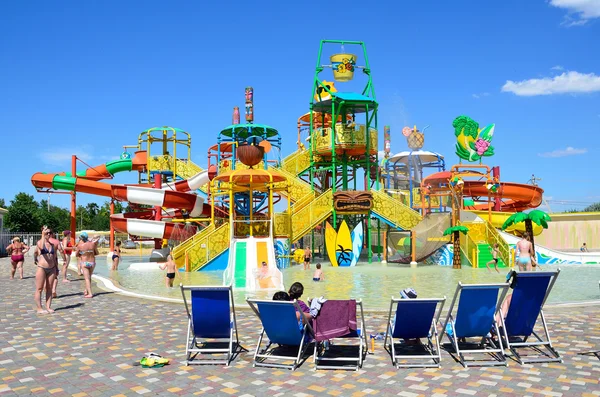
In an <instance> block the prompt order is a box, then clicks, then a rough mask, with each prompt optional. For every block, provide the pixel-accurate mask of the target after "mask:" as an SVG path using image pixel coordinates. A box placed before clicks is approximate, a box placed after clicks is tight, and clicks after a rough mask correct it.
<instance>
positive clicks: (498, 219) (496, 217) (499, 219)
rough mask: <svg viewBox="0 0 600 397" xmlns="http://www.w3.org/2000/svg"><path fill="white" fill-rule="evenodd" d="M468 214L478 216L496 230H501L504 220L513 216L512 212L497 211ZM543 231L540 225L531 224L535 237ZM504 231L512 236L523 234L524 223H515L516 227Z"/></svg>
mask: <svg viewBox="0 0 600 397" xmlns="http://www.w3.org/2000/svg"><path fill="white" fill-rule="evenodd" d="M469 212H471V213H473V214H475V215H477V216H479V217H480V218H481V219H483V220H485V221H487V222H489V223H490V224H491V225H492V226H493V227H495V228H496V229H501V228H502V225H503V224H504V222H506V220H507V219H508V218H509V217H510V216H511V215H513V214H514V213H513V212H498V211H491V213H488V211H471V210H469ZM490 214H491V216H490ZM543 230H544V228H543V227H541V226H540V225H536V224H535V223H534V224H533V234H534V235H535V236H538V235H540V234H542V231H543ZM505 231H506V232H507V233H512V234H514V232H515V231H516V232H520V233H524V232H525V223H524V222H520V223H517V224H516V225H514V226H511V227H509V228H507V229H506V230H505Z"/></svg>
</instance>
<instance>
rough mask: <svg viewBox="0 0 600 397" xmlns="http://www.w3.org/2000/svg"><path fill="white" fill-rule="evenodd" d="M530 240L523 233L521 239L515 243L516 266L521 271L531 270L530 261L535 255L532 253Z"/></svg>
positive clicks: (527, 234) (527, 235) (526, 234)
mask: <svg viewBox="0 0 600 397" xmlns="http://www.w3.org/2000/svg"><path fill="white" fill-rule="evenodd" d="M530 239H531V237H529V233H527V232H525V233H524V234H523V239H522V240H521V241H519V242H518V243H517V256H518V258H517V265H518V266H519V270H521V271H523V270H527V271H531V270H533V268H532V267H531V260H532V257H533V256H534V255H535V253H534V252H533V245H532V244H531V240H530Z"/></svg>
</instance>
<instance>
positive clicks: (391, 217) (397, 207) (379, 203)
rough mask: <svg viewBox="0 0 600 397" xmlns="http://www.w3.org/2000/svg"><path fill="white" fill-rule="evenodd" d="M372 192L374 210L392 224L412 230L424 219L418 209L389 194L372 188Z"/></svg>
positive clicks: (380, 217)
mask: <svg viewBox="0 0 600 397" xmlns="http://www.w3.org/2000/svg"><path fill="white" fill-rule="evenodd" d="M371 193H372V194H373V210H372V212H373V213H374V215H375V216H376V217H378V218H379V219H381V220H382V221H384V222H385V223H387V224H389V225H390V226H392V227H395V228H397V229H402V230H410V229H412V228H414V227H415V226H417V224H418V223H419V222H421V220H422V219H423V218H422V217H421V215H420V214H419V213H418V212H417V211H415V210H413V209H411V208H410V207H408V206H407V205H404V204H402V203H401V202H400V201H398V200H395V199H393V198H392V197H390V196H388V195H387V194H385V193H383V192H380V191H377V190H371Z"/></svg>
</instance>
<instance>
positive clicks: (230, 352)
mask: <svg viewBox="0 0 600 397" xmlns="http://www.w3.org/2000/svg"><path fill="white" fill-rule="evenodd" d="M179 287H180V289H181V295H182V296H183V303H184V305H185V310H186V312H187V316H188V329H187V338H186V344H185V364H186V365H202V364H225V366H229V364H230V363H231V359H232V358H233V356H234V354H235V353H236V352H237V351H238V349H239V350H241V351H247V350H246V349H245V348H243V347H242V346H241V345H240V339H239V335H238V330H237V319H236V315H235V305H234V300H233V288H232V286H231V285H230V286H228V287H223V286H184V285H183V284H179ZM223 290H228V291H229V313H230V326H229V345H228V347H227V348H222V349H217V348H203V347H202V345H203V344H205V343H206V342H202V341H201V340H200V338H201V337H200V336H198V335H196V333H195V332H194V325H193V321H192V312H191V311H190V307H189V305H188V300H187V297H186V296H185V291H190V294H192V293H193V291H223ZM190 304H191V302H190ZM191 310H192V311H193V310H194V308H193V307H192V308H191ZM234 337H235V339H234ZM218 339H221V338H218ZM223 339H224V338H223ZM198 354H201V355H205V354H226V355H227V357H226V358H225V359H224V360H221V359H195V357H196V356H197V355H198Z"/></svg>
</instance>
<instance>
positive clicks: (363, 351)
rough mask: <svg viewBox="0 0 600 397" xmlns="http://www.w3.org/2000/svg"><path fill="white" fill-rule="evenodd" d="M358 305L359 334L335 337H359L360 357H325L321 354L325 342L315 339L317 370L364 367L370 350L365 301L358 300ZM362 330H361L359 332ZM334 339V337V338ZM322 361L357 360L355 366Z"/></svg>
mask: <svg viewBox="0 0 600 397" xmlns="http://www.w3.org/2000/svg"><path fill="white" fill-rule="evenodd" d="M356 307H357V308H358V309H359V310H360V314H358V311H357V316H356V317H357V319H356V321H357V324H356V328H357V330H356V332H357V336H340V337H339V338H334V339H344V338H352V339H355V338H359V346H358V357H356V358H354V357H326V358H323V357H322V356H321V355H320V354H319V350H321V353H323V351H324V350H323V342H317V341H315V346H314V353H313V363H314V364H315V367H314V369H315V370H319V369H346V370H351V369H353V370H355V371H358V370H359V369H360V368H362V363H363V361H364V358H365V357H366V355H367V352H368V344H367V331H366V329H365V315H364V311H363V303H362V300H360V299H359V300H356ZM359 331H360V332H359ZM332 340H333V339H332ZM321 361H327V362H329V361H338V362H354V361H355V362H356V365H355V366H354V367H352V366H348V365H319V362H321Z"/></svg>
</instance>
